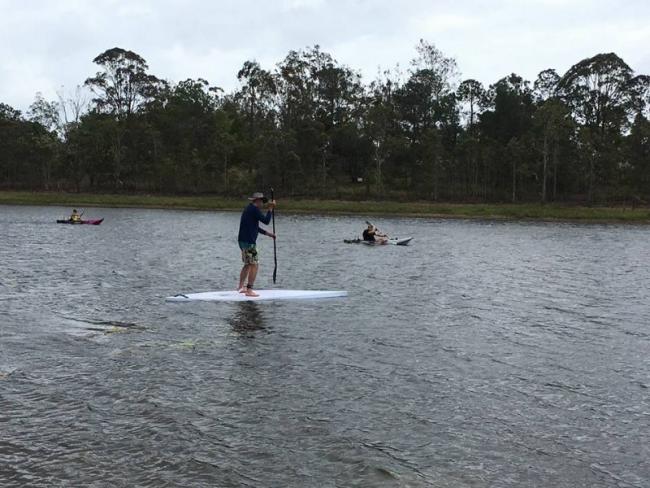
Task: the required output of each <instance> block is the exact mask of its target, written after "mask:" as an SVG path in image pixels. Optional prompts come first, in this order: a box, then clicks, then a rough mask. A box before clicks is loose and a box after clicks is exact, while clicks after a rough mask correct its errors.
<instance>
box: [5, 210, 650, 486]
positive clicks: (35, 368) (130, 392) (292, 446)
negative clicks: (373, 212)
mask: <svg viewBox="0 0 650 488" xmlns="http://www.w3.org/2000/svg"><path fill="white" fill-rule="evenodd" d="M280 209H281V208H280ZM69 211H70V209H65V208H57V207H12V206H0V486H3V487H5V486H33V487H52V486H66V487H67V486H96V487H109V486H110V487H115V486H120V487H122V486H123V487H127V486H128V487H131V486H151V487H163V486H168V487H172V486H174V487H175V486H183V487H194V486H196V487H217V486H218V487H238V486H249V487H349V486H359V487H370V486H372V487H375V486H386V487H393V486H395V487H396V486H399V487H425V486H435V487H454V488H458V487H484V486H491V487H542V486H543V487H613V486H614V487H648V486H650V395H649V393H650V389H649V388H650V305H649V300H650V270H649V268H648V263H649V262H650V227H644V226H623V225H576V224H561V223H552V224H550V223H509V222H487V221H454V220H436V219H376V222H375V223H376V224H377V225H378V227H380V229H383V230H385V231H386V232H388V233H389V234H393V235H396V236H407V235H412V236H413V237H414V240H413V241H412V243H411V245H410V246H408V247H397V246H381V247H368V246H363V245H354V244H343V242H342V240H343V239H344V238H352V237H354V236H355V235H358V234H359V233H360V232H361V230H362V229H363V225H364V224H363V221H364V220H365V218H364V217H320V216H285V215H282V214H281V213H278V217H277V219H276V224H277V231H278V234H279V238H278V241H277V245H278V284H277V287H281V288H292V289H303V288H306V289H335V290H337V289H345V290H348V291H349V297H347V298H343V299H332V300H324V301H293V302H291V301H287V302H266V303H230V304H229V303H194V304H170V303H165V302H164V298H165V297H166V296H169V295H173V294H176V293H179V292H193V291H206V290H215V289H232V288H234V287H235V286H236V282H237V277H238V273H239V270H240V257H239V252H238V248H237V244H236V233H237V228H238V221H239V214H237V213H209V212H184V211H163V210H135V209H99V208H96V209H87V210H86V213H85V215H84V217H86V218H98V217H104V218H105V219H106V220H105V221H104V223H103V224H102V225H101V226H68V225H57V224H55V223H53V222H54V220H55V219H56V218H63V217H64V216H65V215H66V214H67V212H69ZM258 244H259V247H260V255H261V270H260V276H259V279H258V283H257V284H258V286H259V287H269V286H272V283H271V275H272V268H273V254H272V249H273V246H272V241H271V240H270V239H268V238H265V237H264V236H260V239H259V241H258Z"/></svg>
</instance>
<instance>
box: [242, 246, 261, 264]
mask: <svg viewBox="0 0 650 488" xmlns="http://www.w3.org/2000/svg"><path fill="white" fill-rule="evenodd" d="M239 248H240V249H241V260H242V261H243V263H244V264H258V263H259V259H258V257H257V248H256V247H255V244H248V245H247V246H246V245H242V244H240V245H239Z"/></svg>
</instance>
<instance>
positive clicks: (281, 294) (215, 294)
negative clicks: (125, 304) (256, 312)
mask: <svg viewBox="0 0 650 488" xmlns="http://www.w3.org/2000/svg"><path fill="white" fill-rule="evenodd" d="M255 293H257V294H259V296H258V297H247V296H246V295H244V294H243V293H239V292H237V291H236V290H227V291H206V292H202V293H185V294H182V293H181V294H178V295H174V296H172V297H167V298H165V301H166V302H249V301H250V302H259V301H265V300H300V299H302V300H306V299H312V300H314V299H320V298H338V297H346V296H348V292H347V291H342V290H337V291H330V290H255Z"/></svg>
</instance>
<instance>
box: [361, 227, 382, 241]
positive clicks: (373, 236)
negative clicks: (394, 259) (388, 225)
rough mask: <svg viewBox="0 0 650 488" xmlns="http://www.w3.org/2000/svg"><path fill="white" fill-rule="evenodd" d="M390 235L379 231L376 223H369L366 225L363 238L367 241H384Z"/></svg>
mask: <svg viewBox="0 0 650 488" xmlns="http://www.w3.org/2000/svg"><path fill="white" fill-rule="evenodd" d="M387 238H388V236H386V235H385V234H380V233H379V231H378V230H377V227H375V226H374V225H372V224H370V223H368V227H366V228H365V229H364V231H363V240H364V241H367V242H379V243H381V242H384V241H385V240H386V239H387Z"/></svg>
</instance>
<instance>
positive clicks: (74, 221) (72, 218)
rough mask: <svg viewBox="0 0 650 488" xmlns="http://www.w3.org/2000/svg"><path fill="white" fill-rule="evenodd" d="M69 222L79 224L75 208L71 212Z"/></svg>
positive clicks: (78, 216) (79, 217)
mask: <svg viewBox="0 0 650 488" xmlns="http://www.w3.org/2000/svg"><path fill="white" fill-rule="evenodd" d="M70 222H72V223H77V222H81V215H79V214H78V213H77V209H76V208H75V209H73V210H72V215H70Z"/></svg>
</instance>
